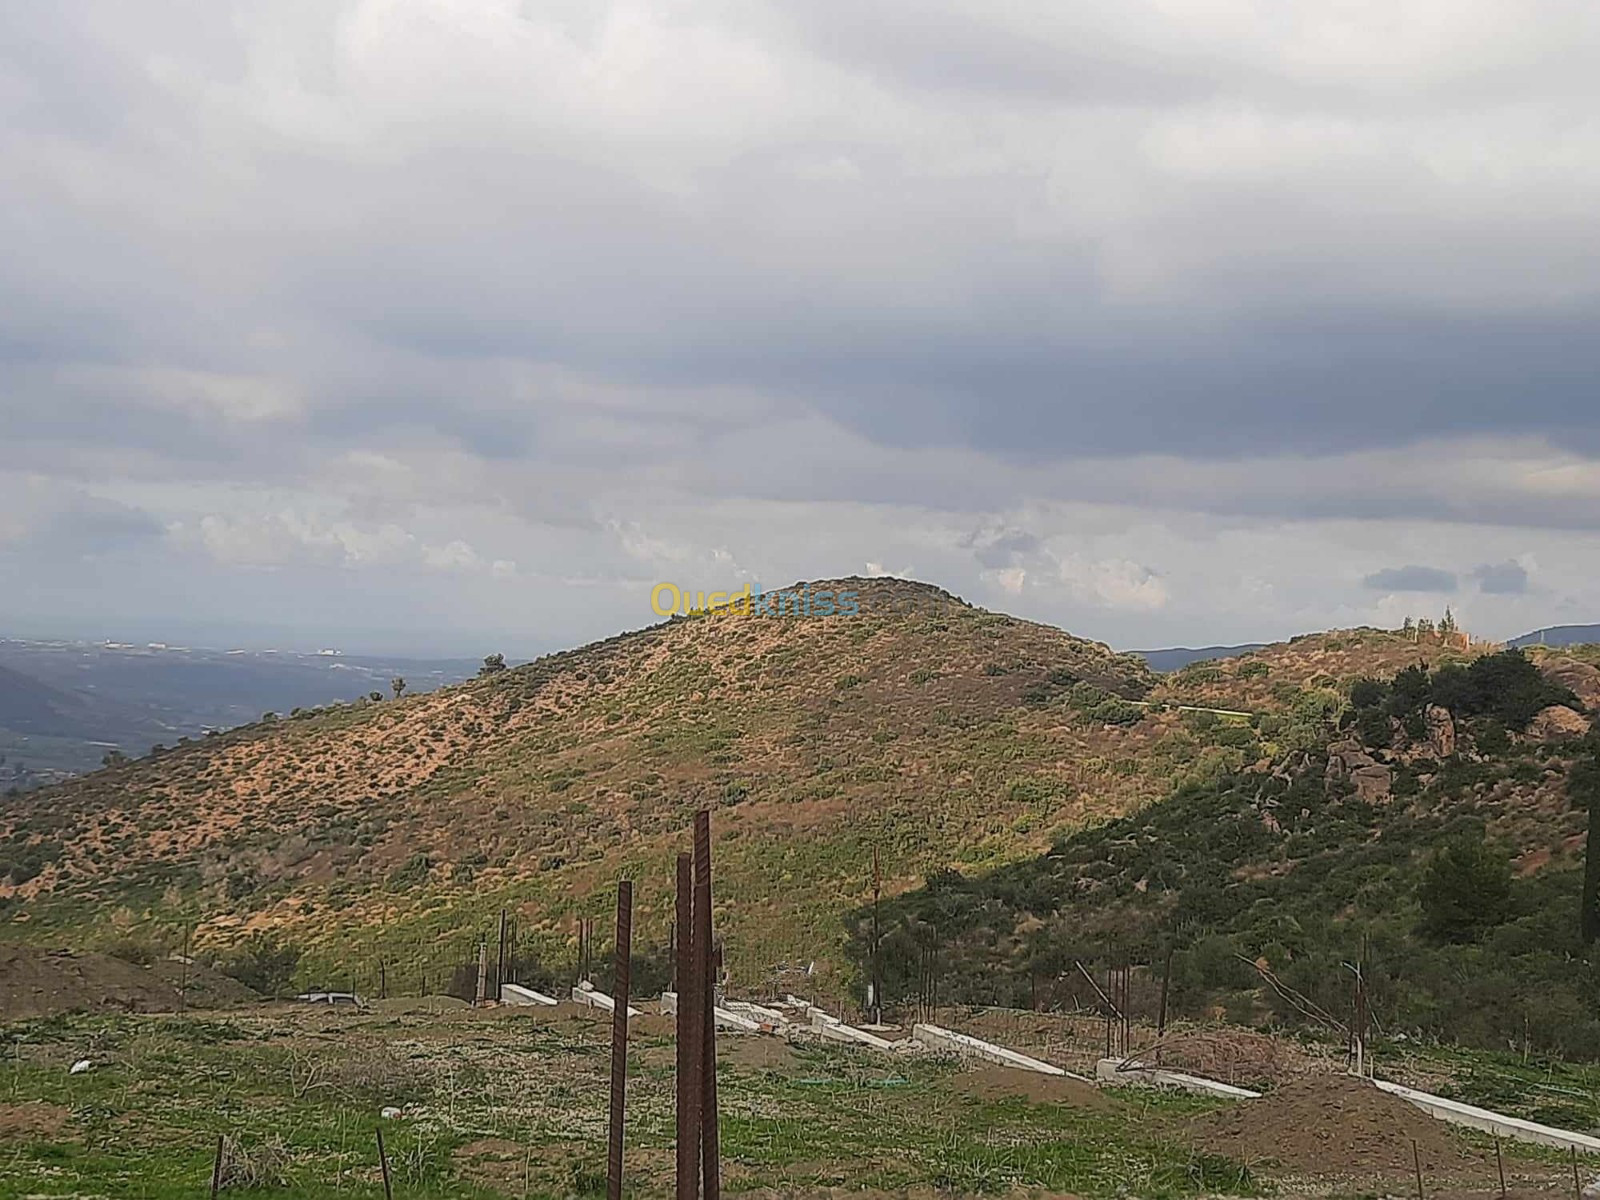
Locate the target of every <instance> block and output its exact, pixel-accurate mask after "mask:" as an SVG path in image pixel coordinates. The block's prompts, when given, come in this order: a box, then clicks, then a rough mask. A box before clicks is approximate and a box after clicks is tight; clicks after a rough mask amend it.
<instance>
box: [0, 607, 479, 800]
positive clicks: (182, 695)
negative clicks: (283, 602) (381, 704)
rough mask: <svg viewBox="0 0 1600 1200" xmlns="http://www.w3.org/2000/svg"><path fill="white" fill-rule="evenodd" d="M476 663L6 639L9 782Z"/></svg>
mask: <svg viewBox="0 0 1600 1200" xmlns="http://www.w3.org/2000/svg"><path fill="white" fill-rule="evenodd" d="M478 666H479V663H478V662H477V661H476V660H467V659H446V660H431V661H430V660H422V659H397V658H369V657H359V656H346V655H342V654H336V653H322V654H302V653H293V652H280V651H244V650H231V651H228V650H200V649H189V648H185V647H174V646H164V645H144V646H133V645H123V644H118V643H95V642H55V641H51V642H46V641H25V640H14V639H0V758H4V759H5V762H4V763H3V764H0V787H9V786H12V785H19V786H30V785H32V784H37V783H41V782H48V781H50V780H54V779H59V778H61V777H63V776H65V775H70V774H75V773H77V772H81V771H88V770H92V769H94V768H95V767H97V766H99V765H100V762H101V760H102V759H103V758H104V757H105V755H106V754H107V753H108V752H110V751H112V750H117V751H120V752H122V753H123V754H126V755H129V756H132V757H137V756H138V755H141V754H143V753H145V752H146V751H147V750H149V749H150V748H151V747H152V746H155V745H157V744H160V743H168V744H170V743H172V742H175V741H177V740H178V739H179V738H184V737H190V738H193V737H200V736H202V735H204V734H205V733H206V732H208V731H210V730H214V729H231V728H233V727H235V726H238V725H243V724H246V723H248V722H250V721H255V720H258V719H260V717H261V715H262V714H263V713H266V712H277V713H282V714H285V715H287V714H288V713H290V712H293V711H294V710H296V709H307V708H316V707H319V706H322V705H326V704H332V703H335V702H342V701H349V700H355V699H357V698H358V697H361V696H366V695H368V694H369V693H372V692H382V693H384V694H385V695H387V694H389V691H390V681H391V680H392V679H394V678H395V677H396V676H399V677H402V678H404V679H405V681H406V690H407V691H408V692H428V691H432V690H433V689H434V688H437V687H439V686H441V685H442V684H446V683H454V682H457V681H459V680H462V679H467V678H470V677H471V676H472V675H474V674H475V673H476V671H477V668H478Z"/></svg>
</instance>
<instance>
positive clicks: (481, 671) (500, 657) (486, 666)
mask: <svg viewBox="0 0 1600 1200" xmlns="http://www.w3.org/2000/svg"><path fill="white" fill-rule="evenodd" d="M505 669H506V656H505V655H504V654H488V655H485V656H484V659H483V666H481V667H479V668H478V678H480V679H482V678H483V677H484V676H485V675H498V674H500V672H501V671H504V670H505Z"/></svg>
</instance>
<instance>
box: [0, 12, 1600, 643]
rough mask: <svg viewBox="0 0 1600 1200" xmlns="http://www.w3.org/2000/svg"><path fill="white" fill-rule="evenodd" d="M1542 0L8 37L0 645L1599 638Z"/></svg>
mask: <svg viewBox="0 0 1600 1200" xmlns="http://www.w3.org/2000/svg"><path fill="white" fill-rule="evenodd" d="M1597 61H1600V8H1597V7H1596V6H1595V5H1594V4H1593V3H1592V2H1591V0H1550V2H1543V0H1515V2H1512V0H1465V2H1463V0H1345V2H1341V3H1328V2H1327V0H1318V2H1315V3H1312V2H1310V0H1092V2H1083V0H1003V2H999V3H997V2H996V0H915V2H914V3H913V2H911V0H872V2H871V3H862V2H861V0H655V2H652V3H638V4H629V3H606V2H604V0H527V2H525V3H523V2H519V0H273V3H271V4H260V3H236V2H234V0H163V2H161V3H148V2H140V0H105V2H102V3H96V2H92V0H59V2H52V3H13V4H7V5H4V6H0V635H3V634H8V633H9V634H13V635H15V634H23V635H28V634H35V635H37V634H62V635H79V636H113V637H126V636H136V637H160V638H162V639H163V640H171V641H181V640H184V639H189V640H194V641H196V642H200V643H204V644H251V645H262V644H286V645H294V646H298V647H307V648H311V647H320V646H324V645H337V646H342V647H344V648H346V649H349V650H352V651H355V650H384V651H397V650H410V651H415V652H419V653H439V652H459V653H468V654H475V653H483V652H486V651H488V650H503V651H506V652H508V653H510V654H512V655H514V656H523V655H528V654H532V653H535V652H537V651H541V650H546V649H552V648H557V647H561V646H564V645H569V644H574V643H577V642H580V641H584V640H588V639H590V638H594V637H601V636H605V635H607V634H610V633H612V632H614V631H616V630H617V629H619V628H624V627H631V626H637V625H641V624H645V623H648V622H649V621H650V620H652V617H651V614H650V611H649V602H648V595H649V591H650V587H651V585H652V584H653V583H655V582H656V581H658V580H671V581H673V582H675V583H678V584H680V585H682V586H686V587H689V588H691V589H704V590H707V591H712V590H723V589H725V588H727V587H730V586H731V587H737V586H739V585H740V584H742V583H743V582H745V581H747V580H748V581H755V582H757V583H759V584H762V585H765V586H769V587H772V586H781V585H784V584H787V583H790V582H792V581H794V580H796V579H800V578H812V577H820V576H834V575H841V574H848V573H860V574H867V573H875V572H892V573H896V574H909V575H912V576H914V577H917V578H921V579H926V580H929V581H932V582H936V583H939V584H941V585H943V586H945V587H948V588H950V589H951V590H952V591H955V592H957V593H959V594H961V595H963V596H965V597H966V598H967V599H969V600H973V601H975V602H978V603H981V604H984V605H987V606H989V607H992V608H998V609H1004V610H1007V611H1011V612H1015V613H1018V614H1021V615H1025V616H1029V617H1033V618H1037V619H1041V620H1046V621H1050V622H1052V623H1055V624H1059V625H1062V626H1064V627H1066V628H1068V629H1070V630H1072V631H1074V632H1078V633H1082V634H1085V635H1089V636H1093V637H1097V638H1101V639H1104V640H1107V641H1110V642H1111V643H1113V644H1114V645H1118V646H1122V647H1129V646H1153V645H1165V644H1173V643H1189V644H1199V643H1208V642H1222V641H1239V640H1263V639H1268V638H1275V637H1279V636H1284V635H1287V634H1291V633H1295V632H1300V631H1304V630H1308V629H1315V628H1325V627H1329V626H1335V625H1338V626H1343V625H1352V624H1360V623H1394V624H1398V623H1399V621H1400V620H1401V618H1402V617H1403V616H1405V615H1406V614H1407V613H1437V612H1438V611H1440V610H1442V609H1443V607H1444V606H1445V605H1446V604H1450V605H1452V606H1453V607H1454V609H1455V611H1456V613H1457V614H1458V616H1459V617H1460V619H1461V621H1462V623H1463V625H1464V626H1465V627H1466V628H1468V629H1470V630H1472V631H1474V632H1477V633H1481V634H1484V635H1489V636H1506V635H1511V634H1516V633H1520V632H1523V631H1525V630H1527V629H1529V628H1533V627H1535V626H1539V625H1544V624H1551V623H1558V622H1574V621H1600V505H1597V500H1600V337H1597V336H1596V334H1597V330H1600V323H1597V316H1600V313H1597V309H1600V253H1597V251H1600V226H1597V223H1596V218H1595V214H1596V213H1597V212H1600V73H1597V72H1596V70H1595V63H1596V62H1597Z"/></svg>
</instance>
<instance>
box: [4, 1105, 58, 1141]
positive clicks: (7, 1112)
mask: <svg viewBox="0 0 1600 1200" xmlns="http://www.w3.org/2000/svg"><path fill="white" fill-rule="evenodd" d="M71 1115H72V1114H71V1113H70V1112H68V1111H67V1110H66V1109H64V1108H62V1107H61V1106H60V1105H59V1104H47V1103H45V1102H44V1101H43V1100H31V1101H29V1102H28V1103H27V1104H0V1140H4V1139H6V1138H59V1137H60V1136H61V1131H62V1130H63V1129H64V1128H66V1124H67V1118H68V1117H70V1116H71Z"/></svg>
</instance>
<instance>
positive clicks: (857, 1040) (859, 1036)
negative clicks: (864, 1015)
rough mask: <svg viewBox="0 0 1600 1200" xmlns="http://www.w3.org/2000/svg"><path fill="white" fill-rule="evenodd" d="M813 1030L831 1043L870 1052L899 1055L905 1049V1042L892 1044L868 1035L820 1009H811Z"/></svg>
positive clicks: (870, 1034)
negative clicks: (858, 1047)
mask: <svg viewBox="0 0 1600 1200" xmlns="http://www.w3.org/2000/svg"><path fill="white" fill-rule="evenodd" d="M811 1028H812V1030H813V1031H815V1032H816V1033H818V1034H820V1035H821V1036H822V1037H823V1038H824V1039H825V1040H827V1041H830V1042H844V1043H845V1044H847V1045H851V1046H865V1047H867V1048H868V1049H869V1050H882V1051H884V1052H885V1053H888V1054H896V1053H899V1051H900V1050H902V1049H904V1048H905V1045H906V1043H904V1042H891V1041H889V1040H888V1039H887V1038H881V1037H879V1036H878V1035H877V1034H875V1033H868V1032H867V1031H866V1030H865V1029H857V1028H856V1027H855V1026H853V1025H846V1024H845V1023H844V1022H843V1021H841V1020H839V1018H838V1017H830V1016H829V1015H828V1014H827V1013H825V1012H823V1011H822V1010H821V1009H820V1008H815V1007H813V1008H812V1009H811Z"/></svg>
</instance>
